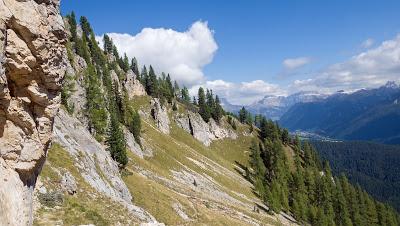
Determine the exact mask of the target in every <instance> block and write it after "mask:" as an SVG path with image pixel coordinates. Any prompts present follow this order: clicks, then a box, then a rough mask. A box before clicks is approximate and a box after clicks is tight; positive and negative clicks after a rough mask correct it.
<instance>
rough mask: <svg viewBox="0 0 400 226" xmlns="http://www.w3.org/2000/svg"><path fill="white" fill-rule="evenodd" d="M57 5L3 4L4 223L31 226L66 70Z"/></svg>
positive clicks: (1, 0)
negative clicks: (35, 189)
mask: <svg viewBox="0 0 400 226" xmlns="http://www.w3.org/2000/svg"><path fill="white" fill-rule="evenodd" d="M65 41H66V34H65V31H64V24H63V20H62V18H61V16H60V12H59V1H58V0H35V1H34V0H30V1H29V0H28V1H13V0H0V62H1V64H0V178H1V186H0V207H1V211H0V222H2V224H3V225H29V224H31V219H32V212H31V206H32V201H31V200H32V199H31V196H32V195H31V194H32V190H33V187H34V186H35V182H36V177H37V175H38V173H39V172H40V169H41V166H42V164H43V162H44V160H45V156H46V150H47V147H48V145H49V143H50V138H51V131H52V126H53V117H54V115H55V114H56V112H57V110H58V107H59V102H60V96H59V90H60V88H61V81H62V79H63V77H64V74H65V68H66V50H65V48H64V43H65Z"/></svg>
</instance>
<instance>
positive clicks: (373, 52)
mask: <svg viewBox="0 0 400 226" xmlns="http://www.w3.org/2000/svg"><path fill="white" fill-rule="evenodd" d="M387 81H397V82H399V81H400V35H398V36H396V37H395V38H394V39H391V40H387V41H384V42H382V43H381V44H380V45H379V46H378V47H376V48H373V49H369V50H367V51H364V52H362V53H360V54H358V55H355V56H353V57H351V58H350V59H349V60H347V61H345V62H342V63H337V64H333V65H331V66H329V67H327V68H325V69H323V70H321V71H320V72H319V73H317V74H316V76H315V77H313V78H311V79H307V80H302V81H295V82H294V83H293V84H292V85H291V87H290V90H291V91H295V90H304V89H314V90H320V91H330V92H334V91H337V90H342V89H343V90H354V89H360V88H366V87H371V88H372V87H378V86H381V85H384V84H385V83H386V82H387Z"/></svg>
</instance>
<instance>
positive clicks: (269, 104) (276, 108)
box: [221, 92, 328, 120]
mask: <svg viewBox="0 0 400 226" xmlns="http://www.w3.org/2000/svg"><path fill="white" fill-rule="evenodd" d="M326 97H328V96H327V95H325V94H320V93H317V92H299V93H295V94H293V95H290V96H287V97H285V96H274V95H267V96H265V97H264V98H263V99H261V100H259V101H256V102H254V103H252V104H250V105H247V106H244V107H245V108H246V109H247V110H249V111H250V112H251V113H252V114H261V115H264V116H266V117H267V118H270V119H272V120H279V119H280V117H281V116H282V115H283V114H284V113H285V112H286V111H288V110H289V109H290V107H292V106H293V105H295V104H297V103H309V102H314V101H319V100H323V99H325V98H326ZM221 102H222V107H223V108H224V109H225V110H226V111H230V112H234V113H237V112H238V111H239V110H240V108H241V107H242V106H240V105H233V104H230V103H229V102H228V101H227V100H226V99H222V101H221Z"/></svg>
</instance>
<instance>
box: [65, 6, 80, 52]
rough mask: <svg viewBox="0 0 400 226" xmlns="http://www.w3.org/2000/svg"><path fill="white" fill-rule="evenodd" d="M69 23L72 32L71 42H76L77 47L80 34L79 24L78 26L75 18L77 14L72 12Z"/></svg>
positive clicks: (68, 17)
mask: <svg viewBox="0 0 400 226" xmlns="http://www.w3.org/2000/svg"><path fill="white" fill-rule="evenodd" d="M67 19H68V23H69V26H70V32H71V39H70V40H71V42H74V43H75V45H76V42H77V40H78V34H77V30H76V29H77V24H76V17H75V12H74V11H72V12H71V14H70V15H68V16H67Z"/></svg>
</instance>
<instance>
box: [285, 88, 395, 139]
mask: <svg viewBox="0 0 400 226" xmlns="http://www.w3.org/2000/svg"><path fill="white" fill-rule="evenodd" d="M279 123H280V124H281V125H282V126H283V127H286V128H288V129H289V130H291V131H298V130H300V131H307V132H311V133H316V134H319V135H322V136H328V137H332V138H337V139H345V140H370V141H376V142H381V143H388V144H400V86H399V85H397V84H396V83H394V82H388V83H387V84H386V85H385V86H382V87H380V88H377V89H363V90H359V91H357V92H354V93H350V94H348V93H336V94H334V95H331V96H329V97H327V98H325V99H322V100H318V101H313V102H308V103H297V104H295V105H293V106H292V107H291V108H290V109H289V110H288V111H286V112H285V113H284V114H283V115H282V117H281V118H280V120H279Z"/></svg>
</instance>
